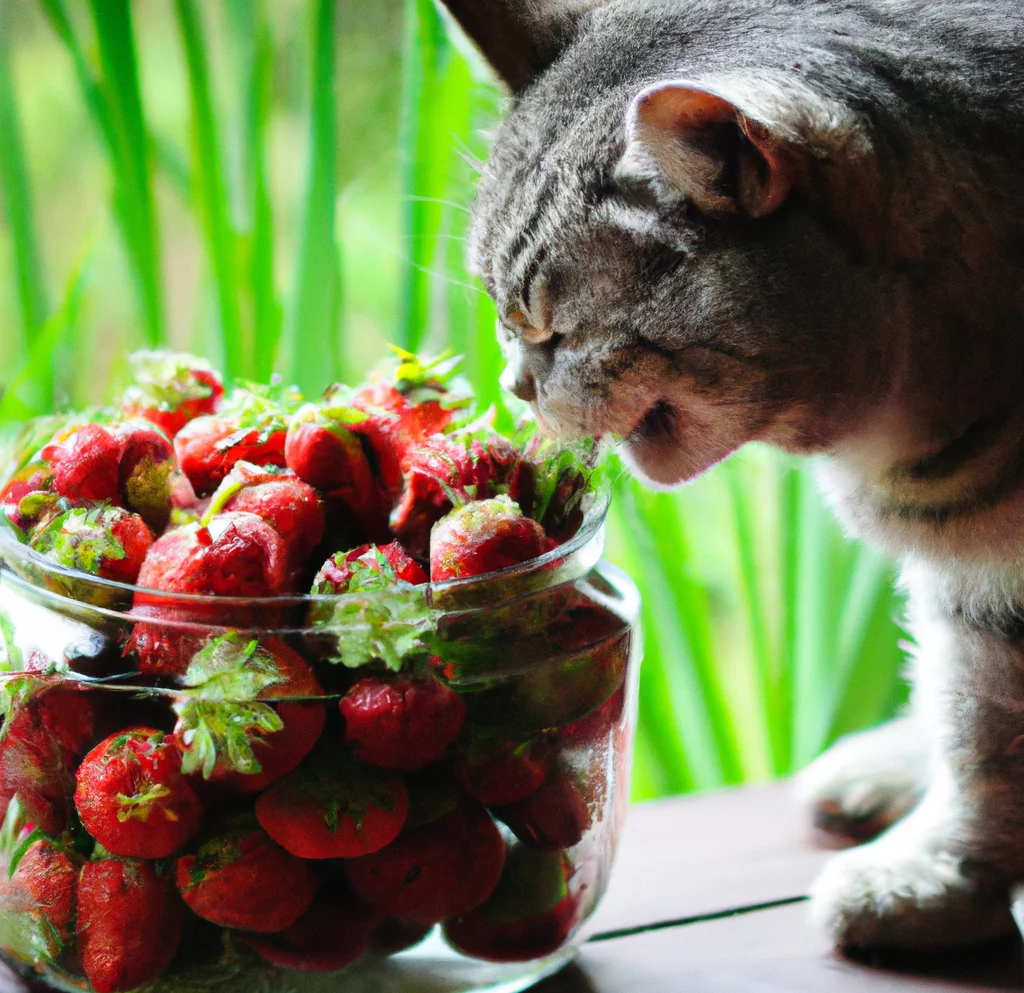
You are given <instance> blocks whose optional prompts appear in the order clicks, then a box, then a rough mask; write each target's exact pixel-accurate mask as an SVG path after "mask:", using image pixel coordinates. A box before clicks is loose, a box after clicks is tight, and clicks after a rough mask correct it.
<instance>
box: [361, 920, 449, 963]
mask: <svg viewBox="0 0 1024 993" xmlns="http://www.w3.org/2000/svg"><path fill="white" fill-rule="evenodd" d="M432 929H433V926H432V925H430V924H403V923H402V922H401V921H399V920H396V919H395V918H394V917H385V918H384V920H382V921H381V922H380V924H378V925H377V930H376V931H374V932H373V938H372V939H371V941H370V948H371V949H372V950H373V951H374V952H376V953H377V954H378V955H397V954H398V953H399V952H404V951H407V950H408V949H410V948H415V947H416V946H417V945H418V944H419V943H420V942H421V941H423V940H424V938H426V937H427V935H428V934H430V932H431V930H432Z"/></svg>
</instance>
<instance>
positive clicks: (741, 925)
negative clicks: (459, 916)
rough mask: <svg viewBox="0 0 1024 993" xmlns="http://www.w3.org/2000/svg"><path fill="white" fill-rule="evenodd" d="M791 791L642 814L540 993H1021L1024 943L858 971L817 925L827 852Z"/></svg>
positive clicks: (640, 810) (763, 791)
mask: <svg viewBox="0 0 1024 993" xmlns="http://www.w3.org/2000/svg"><path fill="white" fill-rule="evenodd" d="M805 824H806V822H805V818H804V817H803V816H802V815H801V812H800V811H799V810H797V809H796V808H795V805H794V804H793V803H792V801H791V797H790V792H789V789H788V788H787V787H786V786H785V785H776V786H767V787H756V788H753V789H745V790H737V791H734V792H727V793H720V794H716V795H712V796H704V797H688V798H682V799H676V800H665V801H659V802H657V803H649V804H642V805H640V806H637V807H634V808H633V810H632V811H631V813H630V819H629V822H628V826H627V828H626V832H625V836H624V838H623V845H622V850H621V855H620V858H619V861H618V863H617V865H616V869H615V875H614V876H613V879H612V884H611V887H610V888H609V891H608V895H607V896H606V897H605V900H604V902H603V904H602V906H601V908H600V909H599V910H598V913H597V914H596V915H595V917H594V919H593V921H592V922H591V924H590V925H589V928H588V931H589V933H590V935H591V938H590V940H589V941H588V942H587V944H585V945H584V946H583V949H582V952H581V953H580V958H579V963H578V964H577V965H575V966H573V967H571V968H569V969H566V970H564V971H563V972H562V973H561V974H559V975H558V976H555V977H553V978H551V979H549V980H547V981H546V982H544V983H543V984H541V985H540V986H538V987H537V988H536V993H740V991H743V993H798V991H799V993H872V991H877V993H890V991H892V993H895V991H907V993H938V991H945V993H949V991H951V990H967V991H980V990H1008V989H1013V990H1024V946H1022V944H1021V943H1020V941H1018V940H1013V941H1006V942H1003V943H1000V944H999V945H993V946H989V947H987V948H985V949H982V950H979V951H977V952H972V953H971V954H958V955H951V956H948V957H945V958H943V959H942V960H938V959H936V958H935V957H934V956H932V957H928V958H924V959H920V958H919V959H917V960H914V959H913V958H910V957H904V958H903V959H902V960H901V961H896V960H889V961H886V962H882V961H874V962H871V963H861V962H853V961H851V960H849V959H847V958H844V957H842V956H839V955H837V954H835V953H834V952H833V951H832V950H831V949H830V947H829V944H828V942H827V941H826V940H825V939H824V938H823V937H822V936H821V935H820V934H818V933H816V932H815V931H814V930H812V929H811V928H810V927H809V926H808V925H807V921H806V918H807V904H806V902H804V901H803V900H802V899H801V898H802V897H803V895H804V894H806V893H807V891H808V888H809V886H810V884H811V882H812V881H813V879H814V877H815V875H816V874H817V872H818V869H819V868H820V867H821V865H822V863H823V862H824V861H825V859H826V858H828V855H829V853H828V852H826V851H823V850H822V849H820V848H816V847H815V846H814V845H813V844H812V841H811V838H810V833H809V831H808V829H807V828H806V826H805Z"/></svg>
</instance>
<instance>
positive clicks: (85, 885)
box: [75, 858, 183, 993]
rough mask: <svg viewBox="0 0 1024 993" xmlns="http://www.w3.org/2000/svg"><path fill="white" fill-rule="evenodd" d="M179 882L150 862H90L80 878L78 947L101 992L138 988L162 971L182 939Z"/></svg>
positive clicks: (91, 981) (96, 991)
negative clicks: (168, 876)
mask: <svg viewBox="0 0 1024 993" xmlns="http://www.w3.org/2000/svg"><path fill="white" fill-rule="evenodd" d="M182 919H183V914H182V906H181V901H180V899H179V898H178V894H177V893H176V892H175V891H174V884H173V882H172V881H171V880H170V879H169V878H164V877H162V876H158V875H157V874H156V872H155V871H154V868H153V865H152V863H150V862H143V861H140V860H138V859H114V858H105V859H101V860H100V861H98V862H87V863H86V864H85V865H84V866H83V867H82V873H81V875H80V876H79V880H78V917H77V919H76V922H75V929H76V931H77V933H78V949H79V953H80V954H81V957H82V965H83V966H84V968H85V974H86V975H87V976H88V977H89V982H90V983H91V984H92V988H93V990H95V993H117V991H121V990H134V989H135V988H136V987H138V986H141V985H142V984H143V983H147V982H149V980H151V979H155V978H156V977H157V976H159V975H160V973H162V972H163V971H164V970H165V969H166V968H167V967H168V966H169V965H170V964H171V960H172V959H173V958H174V956H175V954H176V952H177V951H178V945H179V943H180V941H181V929H182Z"/></svg>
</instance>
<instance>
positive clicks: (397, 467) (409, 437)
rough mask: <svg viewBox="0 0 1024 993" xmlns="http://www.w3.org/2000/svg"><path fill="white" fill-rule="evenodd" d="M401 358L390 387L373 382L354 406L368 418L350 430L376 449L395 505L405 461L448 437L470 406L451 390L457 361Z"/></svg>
mask: <svg viewBox="0 0 1024 993" xmlns="http://www.w3.org/2000/svg"><path fill="white" fill-rule="evenodd" d="M400 358H401V361H400V363H399V365H398V368H397V369H395V370H394V371H393V372H392V373H391V377H390V378H391V382H383V381H378V382H373V383H371V384H369V385H368V386H366V387H364V388H363V389H362V390H360V391H359V392H358V393H356V394H355V396H353V397H352V398H351V401H350V404H351V406H352V407H354V408H355V409H357V410H361V411H364V412H365V413H366V414H367V415H368V416H367V418H366V420H364V421H361V422H359V423H356V424H353V425H351V427H350V430H351V431H352V432H353V433H354V434H358V435H361V436H362V437H364V438H366V440H367V441H368V442H369V444H370V446H371V447H372V448H373V451H374V454H375V456H376V464H377V465H376V468H377V474H378V477H379V478H380V480H381V483H382V484H383V486H384V488H385V490H386V491H387V492H388V493H389V494H390V495H391V496H392V498H394V499H397V498H398V496H399V495H400V494H401V492H402V459H403V458H404V457H405V455H406V453H407V452H408V451H409V449H410V448H411V447H413V446H415V445H417V444H418V443H420V442H421V441H423V439H425V438H429V437H430V436H431V435H435V434H442V433H443V432H444V431H446V430H447V429H448V428H449V427H450V426H451V423H452V419H453V417H454V414H455V412H456V411H457V410H458V409H460V408H462V407H466V406H467V405H468V404H469V402H470V401H469V399H468V397H466V396H464V395H463V394H462V393H460V392H459V391H457V390H454V389H453V375H454V372H455V368H456V366H457V365H458V361H457V360H448V359H437V360H434V361H424V360H421V359H419V358H417V357H416V356H415V355H411V354H409V353H408V352H403V353H400ZM330 396H331V393H330V391H329V392H328V397H329V398H330Z"/></svg>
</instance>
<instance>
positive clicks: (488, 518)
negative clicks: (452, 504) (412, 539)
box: [430, 497, 547, 583]
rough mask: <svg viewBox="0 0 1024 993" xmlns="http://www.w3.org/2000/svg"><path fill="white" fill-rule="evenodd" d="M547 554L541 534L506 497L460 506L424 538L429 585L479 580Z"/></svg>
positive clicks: (537, 525) (534, 522)
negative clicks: (468, 578)
mask: <svg viewBox="0 0 1024 993" xmlns="http://www.w3.org/2000/svg"><path fill="white" fill-rule="evenodd" d="M546 550H547V540H546V537H545V534H544V529H543V528H542V527H541V526H540V525H539V524H538V523H537V522H536V521H533V520H530V518H528V517H524V516H523V514H522V511H521V510H520V509H519V507H518V506H517V505H516V504H514V503H513V502H512V501H511V500H510V499H509V498H508V497H495V498H494V499H493V500H482V501H480V502H478V503H470V504H466V506H464V507H459V508H457V509H456V510H453V511H452V512H451V513H450V514H449V515H448V516H447V517H445V518H444V519H443V520H441V521H440V522H439V523H437V524H435V525H434V529H433V531H432V532H431V535H430V578H431V580H432V581H433V582H435V583H436V582H443V581H444V580H448V579H464V578H466V577H468V576H481V575H483V574H484V573H488V572H495V571H497V570H498V569H505V568H507V567H508V566H513V565H518V564H519V563H520V562H527V561H529V560H530V559H533V558H537V557H538V556H539V555H543V554H544V552H545V551H546Z"/></svg>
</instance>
